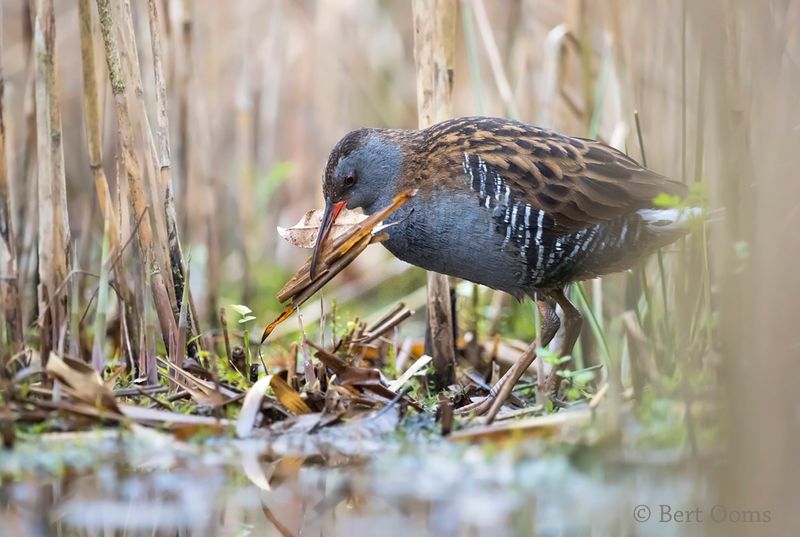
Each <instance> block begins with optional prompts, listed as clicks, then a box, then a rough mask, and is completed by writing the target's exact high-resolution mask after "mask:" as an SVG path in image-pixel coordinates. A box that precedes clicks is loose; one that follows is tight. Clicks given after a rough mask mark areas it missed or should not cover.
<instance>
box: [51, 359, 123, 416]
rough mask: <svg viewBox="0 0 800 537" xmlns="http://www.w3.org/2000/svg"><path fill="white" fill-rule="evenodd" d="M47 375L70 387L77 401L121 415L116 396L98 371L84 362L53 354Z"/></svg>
mask: <svg viewBox="0 0 800 537" xmlns="http://www.w3.org/2000/svg"><path fill="white" fill-rule="evenodd" d="M47 374H48V375H52V376H54V377H56V378H57V379H58V380H60V381H61V382H63V383H64V384H65V385H66V386H68V387H69V388H70V389H71V393H72V395H74V396H75V398H76V399H79V400H80V401H83V402H84V403H87V404H89V405H92V406H100V407H101V408H103V409H105V410H109V411H111V412H114V413H116V414H119V413H120V410H119V407H118V406H117V401H116V399H114V394H112V393H111V390H109V389H108V388H107V387H106V386H105V385H104V384H103V380H102V379H101V378H100V375H98V374H97V371H95V370H94V369H92V368H91V367H90V366H88V365H86V364H84V363H83V362H79V361H77V360H73V359H71V358H63V359H62V358H61V357H60V356H59V355H57V354H56V353H54V352H51V353H50V359H49V360H48V361H47Z"/></svg>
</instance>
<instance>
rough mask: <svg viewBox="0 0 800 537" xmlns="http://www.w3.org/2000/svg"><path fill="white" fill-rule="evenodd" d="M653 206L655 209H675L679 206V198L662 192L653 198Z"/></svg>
mask: <svg viewBox="0 0 800 537" xmlns="http://www.w3.org/2000/svg"><path fill="white" fill-rule="evenodd" d="M653 204H654V205H655V206H657V207H677V206H679V205H680V204H681V198H679V197H678V196H674V195H671V194H666V193H664V192H662V193H661V194H659V195H657V196H656V197H655V198H653Z"/></svg>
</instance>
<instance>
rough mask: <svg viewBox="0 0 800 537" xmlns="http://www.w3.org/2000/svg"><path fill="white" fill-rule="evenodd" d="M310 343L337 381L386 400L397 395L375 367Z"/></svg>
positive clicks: (315, 354)
mask: <svg viewBox="0 0 800 537" xmlns="http://www.w3.org/2000/svg"><path fill="white" fill-rule="evenodd" d="M308 344H309V345H310V346H311V347H312V348H313V349H314V350H315V351H316V353H314V356H316V357H317V359H318V360H319V361H320V362H322V363H323V364H324V365H325V367H327V368H328V369H330V370H331V371H333V372H334V374H335V375H336V377H337V379H338V381H337V383H338V384H340V385H342V386H345V387H352V388H360V389H362V390H368V391H370V392H372V393H374V394H375V395H378V396H380V397H382V398H384V399H386V400H389V401H391V400H392V399H394V398H395V396H396V395H397V394H396V393H395V392H393V391H392V390H390V389H389V388H388V387H386V386H384V385H383V383H382V382H381V380H380V376H381V375H380V372H379V371H378V370H377V369H374V368H367V367H358V366H355V365H350V364H348V363H347V362H346V361H345V360H344V359H343V358H340V357H339V356H336V355H335V354H333V353H332V352H330V351H328V350H326V349H323V348H322V347H320V346H319V345H317V344H316V343H314V342H313V341H309V342H308ZM403 399H404V400H405V401H406V402H407V403H408V404H409V405H411V406H412V407H414V408H415V409H416V410H419V411H420V412H422V411H423V409H422V407H421V406H420V405H419V403H417V402H416V401H415V400H414V399H412V398H410V397H408V395H404V396H403Z"/></svg>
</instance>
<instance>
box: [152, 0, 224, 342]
mask: <svg viewBox="0 0 800 537" xmlns="http://www.w3.org/2000/svg"><path fill="white" fill-rule="evenodd" d="M147 14H148V21H149V25H150V43H151V46H152V49H153V78H154V81H155V86H156V106H157V108H158V122H157V131H156V133H157V140H158V164H159V168H160V176H161V188H162V191H163V194H164V214H165V216H166V225H167V240H168V246H169V260H170V266H171V268H172V281H173V283H174V285H175V297H176V299H177V301H178V303H177V307H178V309H179V310H180V309H181V308H182V306H183V298H182V297H183V296H184V295H185V296H186V297H188V298H187V301H188V302H189V304H188V306H189V308H188V318H187V321H188V330H189V332H188V336H189V337H190V338H191V336H192V335H194V334H199V333H200V327H199V326H198V324H197V323H198V320H199V319H198V317H197V311H196V310H195V307H194V301H193V300H192V294H191V291H187V292H186V293H184V289H185V288H186V287H187V286H188V282H187V281H186V276H185V275H186V268H187V267H186V262H185V260H184V256H183V249H182V248H181V241H180V234H179V232H178V217H177V212H176V210H175V194H174V191H175V188H174V186H173V181H172V156H171V152H170V142H169V115H168V113H167V87H166V84H165V82H164V69H163V66H162V60H161V31H160V24H161V23H160V17H159V12H158V6H157V4H156V1H155V0H148V10H147ZM204 347H206V348H209V347H208V344H206V345H204ZM190 354H194V353H193V352H191V351H190Z"/></svg>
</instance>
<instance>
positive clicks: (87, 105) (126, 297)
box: [78, 0, 135, 368]
mask: <svg viewBox="0 0 800 537" xmlns="http://www.w3.org/2000/svg"><path fill="white" fill-rule="evenodd" d="M78 19H79V25H80V40H81V59H82V62H81V63H82V67H83V113H84V123H85V130H86V145H87V152H88V157H89V168H90V169H91V171H92V177H93V178H94V186H95V192H96V194H97V202H98V205H99V206H100V212H101V214H102V215H103V221H104V223H103V228H104V230H105V231H104V238H103V241H104V247H105V241H106V240H108V250H107V256H106V257H107V258H113V257H114V256H115V254H116V252H117V250H118V248H119V241H120V230H119V224H118V222H119V220H118V216H117V215H116V212H115V210H114V204H113V202H112V201H111V192H110V189H109V186H108V180H107V179H106V174H105V170H104V169H103V150H102V143H103V142H102V134H101V131H100V125H101V113H100V97H99V92H98V86H97V75H96V73H97V66H96V62H95V50H94V47H95V44H94V36H93V31H92V13H91V9H90V4H89V0H79V2H78ZM87 242H88V241H87ZM104 261H105V259H103V262H104ZM113 270H114V278H115V280H116V287H117V294H118V295H119V296H120V298H121V302H122V303H121V304H120V315H121V316H127V317H128V318H127V319H126V321H129V322H128V323H126V325H127V326H130V325H134V326H135V322H131V321H135V317H134V315H133V312H132V308H131V303H132V297H133V293H132V292H131V290H130V286H129V285H128V278H127V274H126V272H125V269H124V267H123V266H122V265H121V264H120V263H115V264H114V266H113ZM101 275H105V276H106V279H107V274H106V267H103V268H102V269H101ZM101 285H102V282H101ZM100 292H101V296H102V294H103V293H106V292H107V289H102V288H101V290H100ZM102 303H103V302H102V301H101V300H100V299H99V298H98V302H97V304H98V311H97V313H96V319H97V320H99V319H101V318H103V319H104V318H105V312H104V311H101V309H100V308H101V304H102ZM97 320H96V321H95V323H96V329H95V333H94V338H95V340H94V344H93V345H92V362H93V364H94V365H95V367H96V368H99V367H100V366H101V364H103V363H104V360H103V358H102V356H101V351H102V347H103V342H104V339H105V337H106V334H105V322H104V321H101V322H100V324H97V323H98V321H97ZM129 357H130V359H131V361H133V360H134V359H135V358H134V356H132V355H130V356H129Z"/></svg>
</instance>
